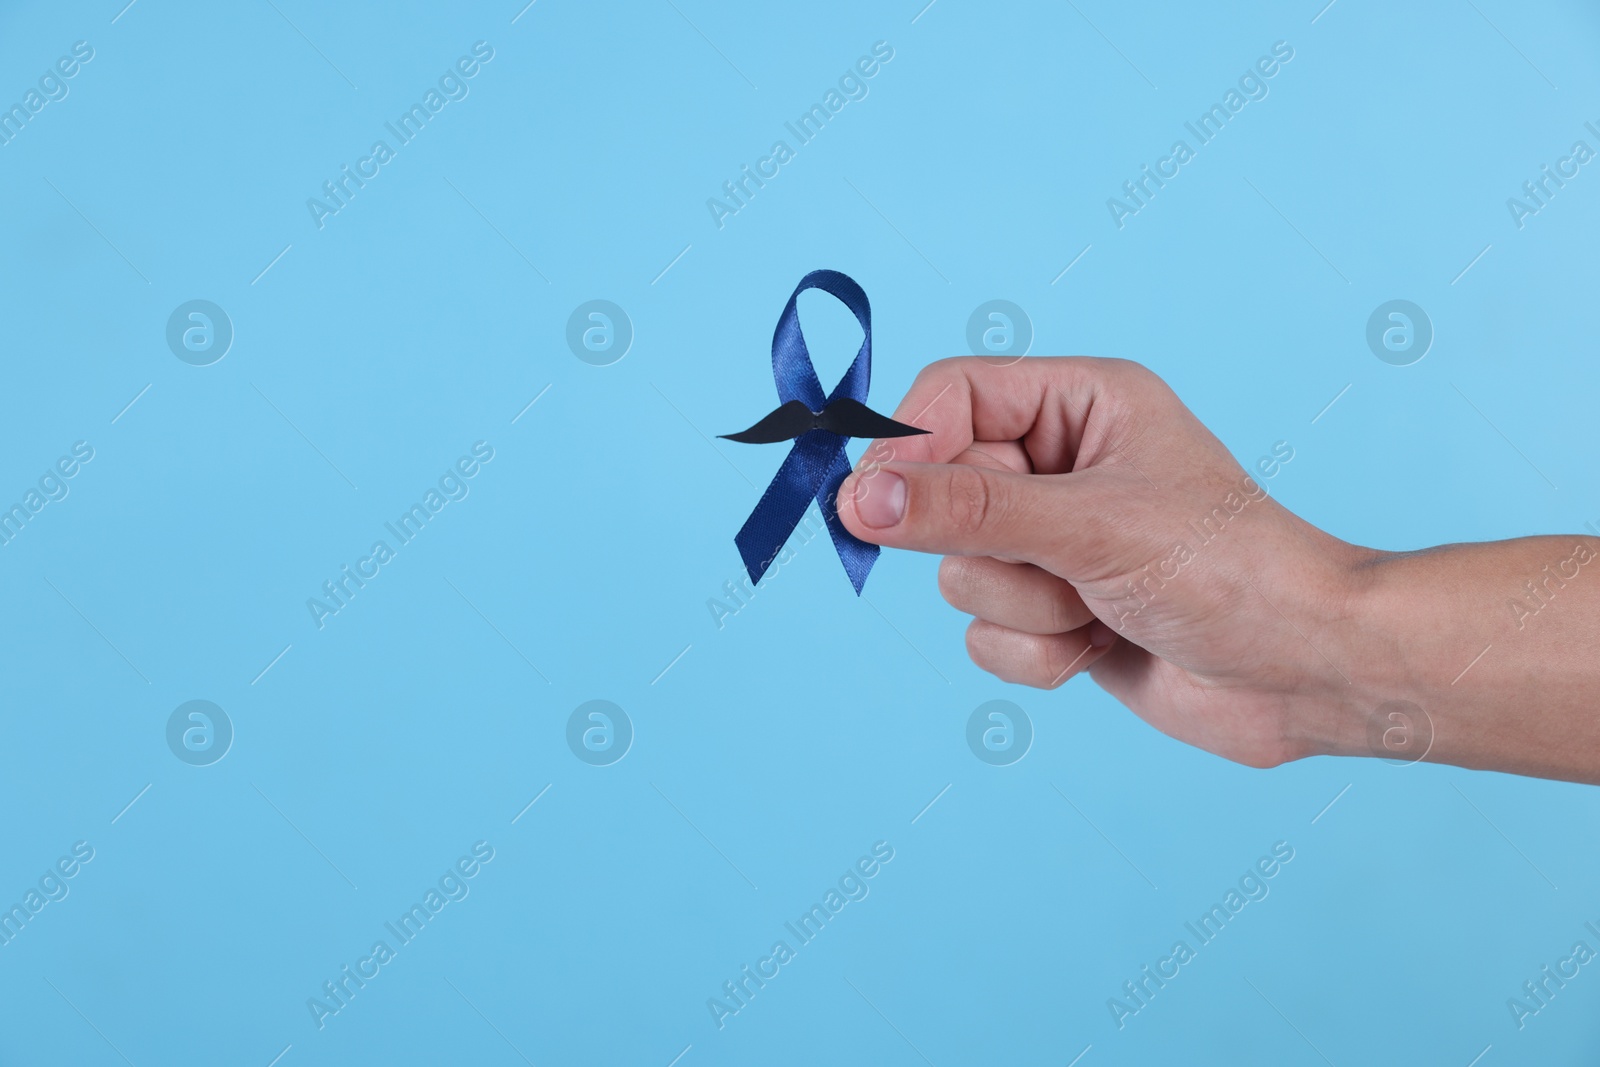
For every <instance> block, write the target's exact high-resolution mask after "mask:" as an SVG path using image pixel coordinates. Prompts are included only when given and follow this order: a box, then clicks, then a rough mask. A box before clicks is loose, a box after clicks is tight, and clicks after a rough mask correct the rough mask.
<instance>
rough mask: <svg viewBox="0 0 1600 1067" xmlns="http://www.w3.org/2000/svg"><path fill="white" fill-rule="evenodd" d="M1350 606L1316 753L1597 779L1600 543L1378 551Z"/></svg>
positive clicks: (1571, 540) (1361, 573)
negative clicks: (1336, 677)
mask: <svg viewBox="0 0 1600 1067" xmlns="http://www.w3.org/2000/svg"><path fill="white" fill-rule="evenodd" d="M1350 604H1351V608H1350V611H1349V617H1348V618H1347V619H1346V620H1345V621H1344V624H1343V626H1342V627H1341V629H1342V631H1343V636H1342V638H1341V639H1340V640H1339V642H1338V645H1339V646H1340V652H1341V653H1342V655H1340V656H1337V657H1330V658H1333V659H1334V662H1335V664H1336V666H1337V667H1338V669H1339V671H1341V672H1342V673H1343V675H1345V676H1347V679H1346V678H1341V679H1340V680H1339V681H1338V682H1337V684H1334V685H1333V686H1332V687H1331V688H1332V690H1333V696H1332V700H1331V703H1332V704H1333V706H1334V707H1335V708H1336V709H1337V710H1336V711H1334V712H1333V713H1332V714H1331V715H1328V716H1326V718H1325V721H1324V722H1322V723H1321V724H1320V727H1321V728H1322V729H1326V730H1327V731H1328V732H1327V733H1326V734H1325V736H1324V738H1323V742H1324V744H1323V746H1322V750H1323V751H1327V752H1330V753H1334V754H1342V755H1380V756H1386V757H1388V758H1394V759H1407V760H1409V759H1417V758H1425V759H1427V760H1428V761H1430V762H1438V763H1451V764H1457V765H1460V766H1465V767H1475V768H1480V769H1487V770H1499V771H1507V772H1510V773H1514V774H1525V775H1535V776H1539V777H1547V778H1561V779H1567V780H1573V781H1585V782H1592V783H1596V784H1600V540H1597V539H1595V538H1592V537H1580V536H1576V535H1574V536H1556V537H1530V538H1522V539H1519V540H1515V541H1502V542H1494V543H1489V544H1468V545H1446V546H1443V547H1440V548H1436V549H1430V550H1427V551H1423V552H1414V553H1399V554H1380V555H1377V556H1375V557H1373V558H1372V560H1371V561H1370V562H1367V563H1363V564H1359V565H1357V566H1356V567H1355V568H1353V571H1352V594H1351V598H1350ZM1390 702H1409V703H1410V704H1414V705H1416V706H1417V707H1418V708H1420V709H1421V710H1422V712H1423V714H1422V715H1420V716H1419V715H1418V714H1416V713H1415V712H1414V711H1412V710H1410V709H1407V708H1406V707H1404V706H1403V705H1399V704H1395V705H1391V706H1389V707H1385V705H1389V704H1390ZM1319 717H1320V716H1319ZM1430 733H1431V737H1430V736H1428V735H1429V734H1430ZM1386 734H1387V736H1386ZM1424 753H1425V754H1424Z"/></svg>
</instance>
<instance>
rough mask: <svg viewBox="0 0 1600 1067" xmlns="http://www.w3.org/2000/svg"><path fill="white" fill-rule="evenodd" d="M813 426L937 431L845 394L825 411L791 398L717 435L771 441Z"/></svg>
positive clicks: (891, 432) (842, 431)
mask: <svg viewBox="0 0 1600 1067" xmlns="http://www.w3.org/2000/svg"><path fill="white" fill-rule="evenodd" d="M812 430H827V431H828V432H829V433H836V434H838V435H839V436H840V437H911V436H913V435H914V434H919V433H932V432H933V431H931V430H919V429H917V428H916V427H915V426H907V425H906V424H905V423H903V422H895V421H894V420H893V419H891V418H888V417H886V416H883V415H879V414H878V413H877V412H876V411H873V410H872V409H871V408H869V407H867V405H865V404H863V403H862V402H861V401H859V400H852V399H850V398H849V397H847V396H843V397H840V398H839V399H837V400H834V401H831V402H830V403H828V404H827V405H825V406H824V407H823V409H822V410H821V411H812V410H811V409H810V408H808V407H806V405H805V402H804V401H802V400H791V401H789V402H788V403H787V404H783V405H781V406H780V407H778V409H777V410H775V411H774V412H773V413H772V414H770V415H768V416H767V417H766V418H764V419H762V420H761V421H760V422H758V423H756V424H755V425H754V426H752V427H750V428H749V429H748V430H741V431H740V432H739V433H724V434H718V435H717V436H718V437H721V438H724V439H725V440H729V441H738V442H740V443H742V444H747V445H770V444H775V443H777V442H779V441H791V440H793V439H794V438H796V437H799V436H801V435H802V434H807V433H810V432H811V431H812Z"/></svg>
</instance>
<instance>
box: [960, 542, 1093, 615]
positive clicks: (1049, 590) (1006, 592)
mask: <svg viewBox="0 0 1600 1067" xmlns="http://www.w3.org/2000/svg"><path fill="white" fill-rule="evenodd" d="M939 592H940V593H941V594H943V596H944V598H945V600H946V601H948V602H949V604H950V606H951V607H953V608H955V609H956V610H957V611H961V612H965V613H966V614H968V615H975V616H977V617H978V618H980V619H984V620H986V621H988V622H992V623H995V624H996V625H999V626H1004V627H1006V628H1007V629H1010V630H1018V631H1021V632H1022V633H1029V634H1064V633H1068V632H1069V631H1072V630H1076V629H1078V628H1079V627H1080V626H1085V625H1087V624H1088V623H1089V622H1091V621H1092V620H1093V619H1094V617H1095V615H1094V612H1092V611H1090V610H1089V609H1088V607H1086V606H1085V605H1084V603H1083V599H1082V598H1081V597H1079V596H1078V591H1077V590H1076V589H1074V588H1073V587H1072V584H1071V583H1070V582H1067V581H1064V580H1063V579H1061V578H1058V577H1056V576H1055V575H1054V574H1051V573H1050V572H1049V571H1046V570H1042V569H1040V568H1038V567H1035V566H1033V565H1032V564H1029V563H1024V564H1020V565H1015V564H1008V563H1003V562H1001V561H1000V560H997V559H992V558H989V557H985V556H946V557H945V558H944V559H943V560H942V561H941V562H940V564H939Z"/></svg>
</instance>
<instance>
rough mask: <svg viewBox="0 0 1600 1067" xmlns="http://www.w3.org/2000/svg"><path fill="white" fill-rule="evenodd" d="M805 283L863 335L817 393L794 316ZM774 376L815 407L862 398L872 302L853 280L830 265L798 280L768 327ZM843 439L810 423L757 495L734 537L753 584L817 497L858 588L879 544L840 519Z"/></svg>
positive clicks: (785, 396)
mask: <svg viewBox="0 0 1600 1067" xmlns="http://www.w3.org/2000/svg"><path fill="white" fill-rule="evenodd" d="M807 289H820V290H822V291H823V292H825V293H827V294H828V295H830V296H832V297H834V298H836V299H837V300H838V301H839V302H840V303H842V304H843V305H844V306H845V307H847V308H849V309H850V312H851V313H852V314H853V315H855V317H856V321H857V322H859V323H860V324H861V330H862V333H863V334H865V336H864V337H862V339H861V348H860V350H859V351H858V352H856V358H855V359H854V360H853V361H851V363H850V369H849V370H847V371H845V372H844V377H843V378H841V379H839V384H838V385H836V386H835V387H834V389H833V392H832V393H830V394H828V395H827V396H823V395H822V383H821V382H820V381H818V380H817V371H816V368H815V367H813V366H812V365H811V353H810V352H809V351H807V349H806V339H805V335H804V334H803V333H801V332H800V316H799V313H798V312H797V311H796V310H795V301H796V300H797V299H799V296H800V294H801V293H803V292H805V291H806V290H807ZM772 377H773V379H774V380H775V381H776V382H777V386H778V399H779V402H780V403H788V402H790V401H793V400H798V401H800V402H801V403H803V404H805V406H806V407H807V408H809V409H810V410H811V411H812V412H814V413H815V412H821V411H822V410H823V409H824V408H826V407H827V405H828V404H830V403H832V402H833V401H835V400H838V399H841V398H848V399H850V400H854V401H857V402H859V403H862V404H865V403H866V400H867V387H868V385H869V384H870V383H871V380H872V307H871V305H870V304H868V303H867V294H866V292H865V291H864V290H863V289H862V288H861V286H859V285H857V284H856V282H855V280H854V279H853V278H851V277H850V276H849V275H846V274H841V273H839V272H838V271H836V270H814V271H812V272H811V273H810V274H807V275H806V276H805V277H804V278H802V279H800V284H799V285H798V286H797V287H796V288H795V291H794V293H793V295H791V296H790V297H789V302H788V303H787V304H786V305H784V308H783V314H782V315H781V316H779V318H778V327H777V329H776V330H774V331H773V333H772ZM848 440H849V438H848V437H845V436H843V435H842V434H838V433H834V432H832V431H829V430H825V429H813V430H810V431H809V432H807V433H804V434H802V435H800V436H799V437H798V438H796V439H795V443H794V447H793V448H791V449H790V450H789V455H788V456H786V457H785V458H784V461H783V465H782V466H781V467H779V468H778V473H777V475H776V476H775V477H774V478H773V479H772V484H770V485H768V486H767V490H766V492H764V493H762V494H761V500H760V502H758V503H757V504H756V506H755V510H754V511H752V512H751V513H750V518H748V519H747V520H745V524H744V526H743V527H741V528H740V530H739V533H738V535H737V536H736V537H734V539H733V541H734V544H736V545H738V546H739V555H740V557H741V558H742V559H743V560H744V566H745V570H746V572H748V573H749V575H750V580H751V581H752V582H759V581H760V580H761V576H762V575H763V574H765V573H766V572H767V568H768V567H770V566H772V563H773V561H774V560H775V559H776V558H777V556H778V553H779V552H780V551H781V550H782V548H783V546H784V543H785V542H786V541H788V539H789V535H790V534H791V533H793V532H794V528H795V527H796V526H798V525H799V524H800V520H801V518H803V517H804V516H805V513H806V509H807V508H808V507H810V506H811V501H813V500H815V501H816V502H817V504H818V506H819V507H820V508H821V509H822V517H823V520H824V521H825V522H826V523H827V525H828V533H830V534H831V535H832V536H833V544H834V548H835V549H837V550H838V553H839V562H840V563H842V564H844V571H845V574H847V575H849V577H850V584H851V585H853V586H855V590H856V595H857V596H860V595H861V587H862V586H864V585H865V584H866V581H867V575H868V573H870V572H871V570H872V565H873V564H874V563H876V562H877V560H878V546H877V545H874V544H870V543H868V542H866V541H863V540H861V539H860V538H858V537H856V536H855V535H854V534H852V533H851V532H850V531H849V530H847V529H845V528H844V524H843V523H842V522H840V521H839V509H838V504H837V499H838V496H839V485H840V483H842V482H843V481H844V480H845V477H846V476H847V475H849V473H850V459H849V456H847V455H846V454H845V442H846V441H848Z"/></svg>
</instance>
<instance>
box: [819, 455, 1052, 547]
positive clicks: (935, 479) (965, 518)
mask: <svg viewBox="0 0 1600 1067" xmlns="http://www.w3.org/2000/svg"><path fill="white" fill-rule="evenodd" d="M1079 477H1081V475H1073V474H1061V475H1041V474H1017V473H1014V472H1011V471H1002V470H994V469H992V468H987V467H976V466H971V465H969V464H946V463H895V464H893V465H892V466H877V465H874V466H869V467H867V468H865V469H863V470H860V471H857V472H855V473H854V474H852V475H850V477H848V478H846V479H845V481H844V483H843V484H842V485H840V487H839V496H838V508H839V518H840V519H841V520H842V521H843V522H844V525H845V528H846V529H848V530H849V531H850V532H851V533H852V534H854V535H855V536H857V537H859V538H861V540H863V541H870V542H872V543H873V544H878V545H886V546H888V547H891V548H910V549H914V550H916V551H918V552H935V553H940V554H943V555H953V556H1010V557H1013V558H1016V559H1022V560H1026V561H1027V562H1029V563H1035V564H1038V565H1040V566H1044V567H1047V568H1048V567H1049V566H1050V564H1051V563H1052V562H1054V561H1058V560H1060V559H1061V557H1062V556H1063V555H1064V552H1063V549H1064V548H1065V547H1067V546H1066V542H1067V541H1069V531H1070V530H1071V527H1072V525H1073V524H1072V523H1070V521H1069V518H1068V516H1067V514H1066V511H1067V509H1068V507H1069V506H1070V505H1071V503H1072V501H1073V500H1074V499H1075V498H1076V497H1077V496H1078V494H1077V492H1076V491H1075V489H1074V488H1073V487H1072V484H1071V483H1072V480H1073V479H1074V478H1079ZM1073 510H1079V509H1078V508H1076V507H1074V509H1073Z"/></svg>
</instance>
